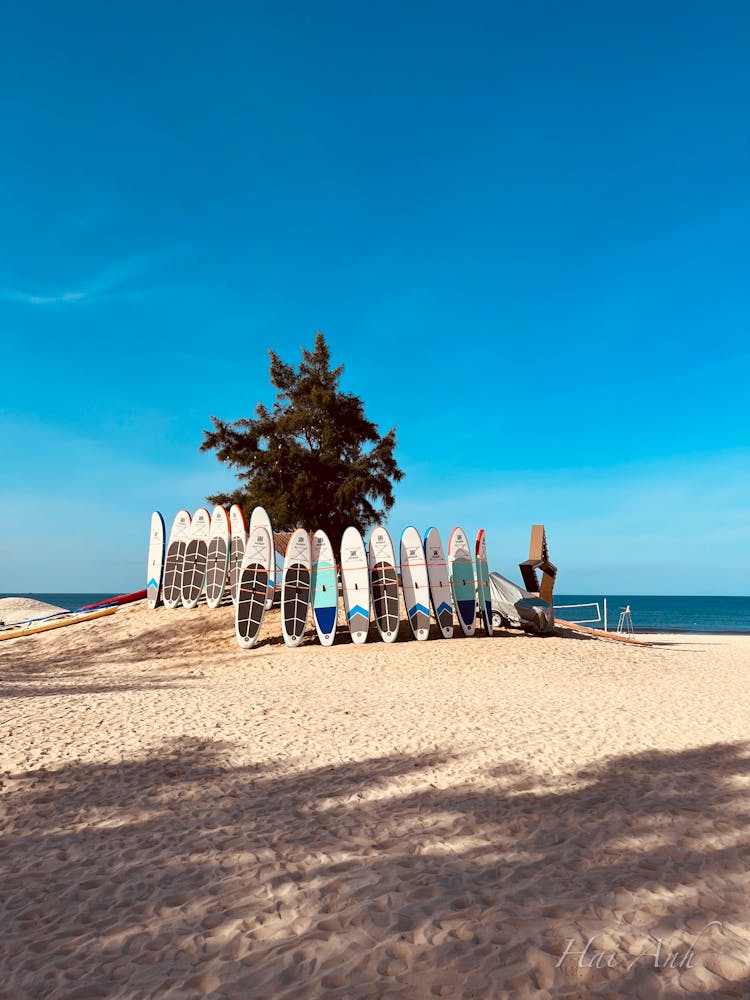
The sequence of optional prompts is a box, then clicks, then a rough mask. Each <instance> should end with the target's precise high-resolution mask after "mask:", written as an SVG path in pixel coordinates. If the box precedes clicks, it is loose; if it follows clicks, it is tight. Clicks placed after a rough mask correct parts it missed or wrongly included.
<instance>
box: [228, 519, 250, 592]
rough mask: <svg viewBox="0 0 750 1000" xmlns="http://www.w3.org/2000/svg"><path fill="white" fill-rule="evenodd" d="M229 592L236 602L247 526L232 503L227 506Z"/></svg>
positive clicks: (245, 544)
mask: <svg viewBox="0 0 750 1000" xmlns="http://www.w3.org/2000/svg"><path fill="white" fill-rule="evenodd" d="M229 531H230V541H229V594H230V596H231V598H232V603H233V604H235V605H236V604H237V594H238V593H239V590H240V570H241V568H242V559H243V557H244V555H245V547H246V546H247V528H246V527H245V515H244V514H243V513H242V508H241V507H239V506H238V505H237V504H236V503H233V504H232V506H231V507H230V508H229Z"/></svg>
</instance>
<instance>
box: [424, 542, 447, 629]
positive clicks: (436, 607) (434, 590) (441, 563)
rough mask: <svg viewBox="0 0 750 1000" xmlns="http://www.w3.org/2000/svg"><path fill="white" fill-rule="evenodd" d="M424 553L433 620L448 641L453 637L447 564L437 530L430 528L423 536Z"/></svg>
mask: <svg viewBox="0 0 750 1000" xmlns="http://www.w3.org/2000/svg"><path fill="white" fill-rule="evenodd" d="M424 553H425V561H426V563H427V578H428V579H429V581H430V597H431V599H432V609H433V611H434V612H435V620H436V621H437V623H438V625H439V626H440V634H441V636H443V638H444V639H450V638H452V636H453V604H452V601H451V587H450V583H449V578H448V562H447V560H446V558H445V551H444V549H443V543H442V540H441V538H440V532H439V531H438V530H437V528H430V529H429V531H428V532H427V533H426V534H425V536H424Z"/></svg>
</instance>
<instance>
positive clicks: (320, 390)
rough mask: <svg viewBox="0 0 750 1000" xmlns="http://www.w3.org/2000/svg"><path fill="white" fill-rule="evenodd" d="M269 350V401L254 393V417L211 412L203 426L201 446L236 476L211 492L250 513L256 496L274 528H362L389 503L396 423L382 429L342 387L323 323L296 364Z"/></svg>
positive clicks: (337, 535)
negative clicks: (226, 488)
mask: <svg viewBox="0 0 750 1000" xmlns="http://www.w3.org/2000/svg"><path fill="white" fill-rule="evenodd" d="M268 353H269V356H270V359H271V365H270V376H271V384H272V386H273V387H274V388H275V389H276V390H277V392H276V400H275V402H274V403H273V406H272V408H271V409H270V410H269V409H268V408H267V407H266V406H265V405H264V404H263V403H258V404H257V406H256V407H255V416H254V417H249V418H243V419H240V420H234V421H231V422H227V421H224V420H221V419H219V417H215V416H212V417H211V422H212V424H213V429H212V430H204V431H203V435H204V440H203V443H202V444H201V451H215V452H216V455H217V458H218V459H219V461H220V462H225V463H226V464H227V465H229V466H230V467H231V468H233V469H234V470H236V474H237V478H238V479H239V481H240V485H239V486H238V488H237V489H236V490H235V491H234V492H233V493H217V494H216V495H215V496H211V497H209V498H208V499H209V501H210V502H211V503H220V504H224V505H225V506H226V505H229V504H232V503H237V504H239V505H240V506H241V507H242V508H243V510H244V512H245V515H246V516H247V515H249V513H250V511H251V510H252V508H253V507H255V506H256V505H260V506H262V507H265V508H266V510H267V511H268V513H269V514H270V516H271V520H272V521H273V524H274V528H276V529H277V530H279V531H291V530H293V529H294V528H298V527H304V528H307V529H308V530H311V531H312V530H315V529H316V528H323V529H324V530H325V531H326V532H328V534H329V535H330V537H331V541H332V542H333V544H334V545H335V546H338V544H339V542H340V540H341V535H342V534H343V532H344V529H345V528H346V527H347V525H349V524H353V525H355V526H356V527H357V528H359V529H360V531H365V530H366V529H367V528H368V527H371V526H372V525H373V524H375V523H377V521H378V520H379V519H380V518H381V517H382V516H383V514H386V513H387V512H388V511H389V510H391V508H392V507H393V503H394V496H393V484H394V483H396V482H398V481H399V480H401V479H402V478H403V475H404V474H403V472H402V471H401V469H400V468H399V467H398V464H397V463H396V460H395V458H394V451H395V448H396V428H395V427H392V428H391V429H390V430H389V431H388V432H387V433H386V434H384V435H383V436H382V437H381V435H380V434H379V431H378V427H377V425H376V424H374V423H372V422H371V421H370V420H368V419H367V417H366V416H365V410H364V404H363V402H362V400H361V399H360V398H359V397H358V396H355V395H353V394H352V393H347V392H343V391H342V390H341V389H340V388H339V380H340V378H341V374H342V372H343V370H344V366H343V365H339V366H338V367H337V368H331V352H330V349H329V347H328V344H327V343H326V340H325V337H324V336H323V334H322V333H320V331H318V334H317V336H316V338H315V347H314V349H313V350H312V351H308V350H307V349H305V348H303V349H302V360H301V361H300V364H299V367H298V368H295V367H294V366H293V365H289V364H286V363H285V362H283V361H282V360H281V358H280V357H279V356H278V355H277V354H276V353H275V352H274V351H269V352H268Z"/></svg>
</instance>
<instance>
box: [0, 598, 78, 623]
mask: <svg viewBox="0 0 750 1000" xmlns="http://www.w3.org/2000/svg"><path fill="white" fill-rule="evenodd" d="M65 610H66V609H65V608H59V607H57V605H55V604H45V603H44V602H43V601H35V600H34V599H33V598H31V597H3V598H2V599H0V622H5V624H6V625H13V624H14V623H15V622H25V621H28V620H29V619H30V618H41V617H42V616H43V615H55V614H58V613H59V612H60V611H65Z"/></svg>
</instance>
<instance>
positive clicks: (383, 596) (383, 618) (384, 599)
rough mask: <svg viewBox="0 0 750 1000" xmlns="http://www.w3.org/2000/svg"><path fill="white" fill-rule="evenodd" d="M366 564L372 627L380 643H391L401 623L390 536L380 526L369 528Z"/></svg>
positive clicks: (393, 554)
mask: <svg viewBox="0 0 750 1000" xmlns="http://www.w3.org/2000/svg"><path fill="white" fill-rule="evenodd" d="M367 562H368V565H369V568H370V593H371V594H372V610H373V614H374V617H375V624H376V625H377V627H378V632H379V633H380V638H381V639H382V640H383V642H395V641H396V639H398V627H399V625H400V624H401V608H400V606H399V594H398V573H397V571H396V554H395V552H394V551H393V542H392V541H391V536H390V535H389V534H388V532H387V531H386V529H385V528H383V527H382V526H381V525H378V526H377V528H373V530H372V534H371V535H370V542H369V545H368V546H367Z"/></svg>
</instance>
